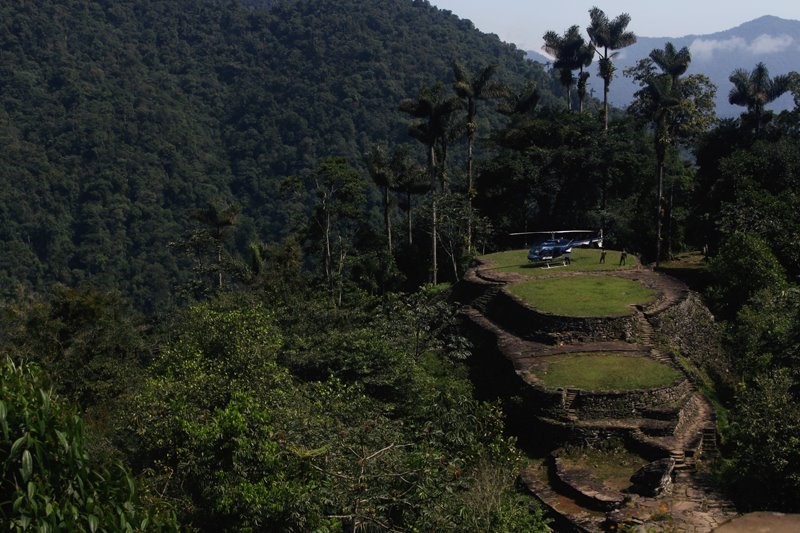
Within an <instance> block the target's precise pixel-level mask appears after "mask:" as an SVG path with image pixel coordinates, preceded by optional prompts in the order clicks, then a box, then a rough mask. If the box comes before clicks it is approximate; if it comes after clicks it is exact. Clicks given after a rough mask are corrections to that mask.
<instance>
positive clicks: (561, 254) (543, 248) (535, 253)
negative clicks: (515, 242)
mask: <svg viewBox="0 0 800 533" xmlns="http://www.w3.org/2000/svg"><path fill="white" fill-rule="evenodd" d="M510 235H512V236H517V235H538V236H544V237H545V240H538V241H536V242H535V243H534V244H533V246H532V247H531V248H530V250H529V251H528V261H530V262H531V263H533V264H538V265H542V266H546V267H547V268H551V267H553V266H566V265H568V264H570V262H571V255H570V254H571V253H572V248H573V247H583V248H587V247H590V246H594V247H596V248H602V247H603V230H602V229H601V230H599V231H594V230H558V231H527V232H520V233H511V234H510ZM547 237H549V238H547ZM568 237H571V238H568ZM540 238H541V237H540ZM558 263H560V265H559V264H558Z"/></svg>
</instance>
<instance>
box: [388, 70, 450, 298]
mask: <svg viewBox="0 0 800 533" xmlns="http://www.w3.org/2000/svg"><path fill="white" fill-rule="evenodd" d="M459 105H460V101H459V100H458V98H455V97H454V98H444V97H443V96H442V85H441V83H438V84H436V85H435V86H433V87H427V88H423V89H422V90H420V92H419V94H418V96H417V98H405V99H403V100H401V101H400V111H402V112H404V113H408V114H409V115H411V116H412V117H413V118H417V119H420V122H417V123H415V124H412V125H411V126H410V127H409V128H408V133H409V135H411V136H412V137H413V138H415V139H416V140H418V141H419V142H421V143H422V144H424V145H425V147H426V149H427V158H428V171H429V173H430V179H431V190H432V193H433V198H432V201H431V234H432V235H431V256H432V257H431V259H432V263H433V264H432V266H431V268H432V282H433V284H434V285H435V284H436V283H437V280H438V276H437V272H438V261H437V257H436V240H437V236H436V201H437V194H438V191H440V190H441V191H442V192H447V189H448V183H447V168H446V163H447V142H448V136H449V134H450V118H451V116H452V114H453V113H454V112H455V111H456V110H457V109H458V107H459ZM437 154H439V155H441V157H440V158H437V157H436V156H437Z"/></svg>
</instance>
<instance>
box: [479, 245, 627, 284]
mask: <svg viewBox="0 0 800 533" xmlns="http://www.w3.org/2000/svg"><path fill="white" fill-rule="evenodd" d="M600 252H601V251H600V250H598V249H597V248H573V250H572V256H571V257H572V262H571V264H569V265H566V266H558V267H553V268H547V267H545V266H541V265H532V264H531V263H530V262H529V261H528V249H527V248H525V249H524V250H510V251H507V252H496V253H493V254H487V255H483V256H481V257H480V258H479V259H481V260H483V261H489V262H491V266H490V267H489V268H491V269H492V270H497V271H498V272H516V273H517V274H523V275H525V276H534V277H546V276H550V275H553V274H556V273H560V272H570V271H573V272H608V271H615V270H627V269H631V268H635V267H636V266H637V265H638V264H639V261H638V260H637V259H636V257H634V256H633V255H631V254H628V258H627V260H626V262H625V265H623V266H620V265H619V257H620V253H621V252H620V251H618V250H606V262H605V263H601V262H600Z"/></svg>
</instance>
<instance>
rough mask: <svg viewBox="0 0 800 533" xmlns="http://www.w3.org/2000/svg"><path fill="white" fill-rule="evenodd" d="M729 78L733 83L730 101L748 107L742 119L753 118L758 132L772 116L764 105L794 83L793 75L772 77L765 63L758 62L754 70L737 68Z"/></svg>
mask: <svg viewBox="0 0 800 533" xmlns="http://www.w3.org/2000/svg"><path fill="white" fill-rule="evenodd" d="M728 79H729V80H730V82H731V83H733V89H731V92H730V94H729V95H728V101H729V102H730V103H732V104H734V105H740V106H745V107H746V108H747V112H746V113H744V114H742V119H743V120H744V119H749V120H751V121H752V123H753V125H754V129H755V131H756V132H758V131H759V130H760V128H761V127H762V126H763V125H764V124H766V123H767V122H769V119H770V118H772V115H771V113H770V112H765V110H764V107H765V106H766V105H767V104H769V103H770V102H772V101H774V100H776V99H777V98H779V97H780V96H781V95H783V94H784V93H785V92H786V91H788V90H789V89H790V88H791V85H792V76H791V75H789V74H786V75H782V76H775V77H774V78H770V77H769V71H768V70H767V67H766V65H764V63H758V64H757V65H756V68H755V69H753V71H752V72H747V71H746V70H745V69H741V68H739V69H736V70H734V71H733V73H732V74H731V76H730V78H728Z"/></svg>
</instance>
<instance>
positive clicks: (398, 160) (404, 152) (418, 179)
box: [389, 145, 431, 245]
mask: <svg viewBox="0 0 800 533" xmlns="http://www.w3.org/2000/svg"><path fill="white" fill-rule="evenodd" d="M408 148H409V147H408V146H407V145H401V146H399V147H397V148H396V149H395V150H394V151H393V153H392V159H391V161H390V162H389V166H390V167H391V169H392V175H393V176H394V183H393V186H392V191H394V192H395V193H397V194H399V195H400V201H399V206H400V209H402V210H403V211H405V212H406V228H407V230H408V235H407V236H408V244H409V245H410V244H413V242H414V241H413V235H414V233H413V231H412V229H413V228H412V224H411V211H412V209H413V207H414V206H413V201H412V199H413V197H414V196H415V195H418V194H424V193H426V192H428V191H430V190H431V183H430V180H429V179H427V178H426V177H425V170H424V169H423V168H422V167H421V166H419V165H418V164H417V163H416V162H415V161H414V160H413V159H412V158H411V156H410V153H409V149H408Z"/></svg>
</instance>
